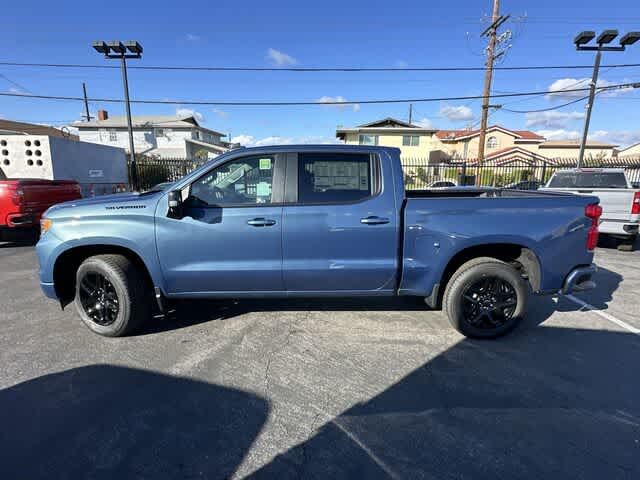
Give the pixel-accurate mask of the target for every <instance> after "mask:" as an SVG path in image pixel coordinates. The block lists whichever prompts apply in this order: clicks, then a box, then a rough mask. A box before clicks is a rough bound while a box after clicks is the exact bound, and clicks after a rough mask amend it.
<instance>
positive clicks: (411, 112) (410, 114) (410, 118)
mask: <svg viewBox="0 0 640 480" xmlns="http://www.w3.org/2000/svg"><path fill="white" fill-rule="evenodd" d="M411 120H413V103H410V104H409V123H411Z"/></svg>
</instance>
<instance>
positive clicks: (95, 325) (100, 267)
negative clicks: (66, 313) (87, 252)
mask: <svg viewBox="0 0 640 480" xmlns="http://www.w3.org/2000/svg"><path fill="white" fill-rule="evenodd" d="M147 283H148V282H147V281H146V278H145V277H144V275H143V273H142V272H141V271H140V269H139V268H138V267H137V266H136V265H135V264H134V263H132V262H131V261H130V260H129V259H128V258H126V257H124V256H122V255H96V256H93V257H89V258H87V259H86V260H85V261H84V262H82V264H81V265H80V267H79V268H78V271H77V272H76V295H75V306H76V310H77V311H78V314H79V315H80V318H81V319H82V321H83V322H84V323H85V325H86V326H87V327H89V328H90V329H91V330H93V331H94V332H95V333H97V334H99V335H103V336H105V337H122V336H125V335H128V334H130V333H131V332H133V331H134V330H135V329H136V328H138V327H139V326H140V325H141V324H142V322H143V321H144V320H146V319H147V318H148V317H149V316H150V315H151V304H150V302H149V300H148V297H149V294H148V292H147V291H146V288H145V286H146V285H147Z"/></svg>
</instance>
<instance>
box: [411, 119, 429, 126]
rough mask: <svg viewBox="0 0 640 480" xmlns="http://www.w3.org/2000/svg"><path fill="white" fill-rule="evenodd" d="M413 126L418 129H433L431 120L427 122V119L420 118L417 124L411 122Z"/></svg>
mask: <svg viewBox="0 0 640 480" xmlns="http://www.w3.org/2000/svg"><path fill="white" fill-rule="evenodd" d="M413 124H414V125H418V126H419V127H422V128H433V122H431V120H429V119H428V118H422V119H421V120H418V121H417V122H413Z"/></svg>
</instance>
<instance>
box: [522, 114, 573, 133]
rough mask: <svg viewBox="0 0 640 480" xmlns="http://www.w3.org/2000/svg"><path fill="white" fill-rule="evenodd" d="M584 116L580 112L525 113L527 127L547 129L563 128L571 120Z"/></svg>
mask: <svg viewBox="0 0 640 480" xmlns="http://www.w3.org/2000/svg"><path fill="white" fill-rule="evenodd" d="M580 118H584V113H582V112H556V111H550V112H530V113H527V114H526V119H527V127H542V128H547V129H554V128H565V127H566V126H567V125H569V123H571V122H572V121H575V120H578V119H580Z"/></svg>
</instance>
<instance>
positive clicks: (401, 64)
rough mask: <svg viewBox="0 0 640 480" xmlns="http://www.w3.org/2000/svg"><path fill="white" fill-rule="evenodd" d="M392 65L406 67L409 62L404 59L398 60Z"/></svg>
mask: <svg viewBox="0 0 640 480" xmlns="http://www.w3.org/2000/svg"><path fill="white" fill-rule="evenodd" d="M393 66H394V67H396V68H405V67H408V66H409V64H408V63H407V62H405V61H404V60H398V61H397V62H396V63H394V64H393Z"/></svg>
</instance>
